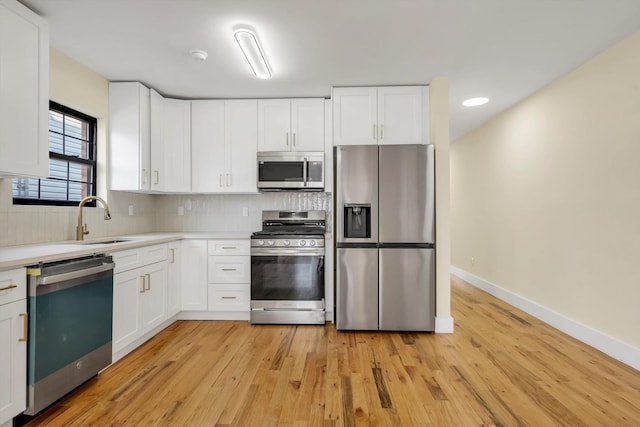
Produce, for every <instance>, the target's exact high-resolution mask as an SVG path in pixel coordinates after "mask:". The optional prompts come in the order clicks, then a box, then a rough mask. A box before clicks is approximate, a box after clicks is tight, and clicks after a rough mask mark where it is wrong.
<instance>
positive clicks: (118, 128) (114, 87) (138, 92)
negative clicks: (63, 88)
mask: <svg viewBox="0 0 640 427" xmlns="http://www.w3.org/2000/svg"><path fill="white" fill-rule="evenodd" d="M149 132H150V128H149V89H147V88H146V87H144V86H142V85H141V84H140V83H137V82H115V83H109V157H110V162H109V168H110V171H109V172H110V173H109V175H110V188H111V189H112V190H122V191H132V190H149V188H150V186H149V183H150V179H149V174H150V170H149V166H150V162H151V150H150V139H149Z"/></svg>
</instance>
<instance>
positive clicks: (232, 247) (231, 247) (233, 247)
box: [222, 246, 238, 249]
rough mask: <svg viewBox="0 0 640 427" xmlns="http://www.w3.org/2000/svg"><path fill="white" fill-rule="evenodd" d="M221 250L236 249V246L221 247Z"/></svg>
mask: <svg viewBox="0 0 640 427" xmlns="http://www.w3.org/2000/svg"><path fill="white" fill-rule="evenodd" d="M222 249H238V247H237V246H223V247H222Z"/></svg>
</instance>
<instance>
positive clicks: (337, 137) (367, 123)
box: [332, 87, 378, 145]
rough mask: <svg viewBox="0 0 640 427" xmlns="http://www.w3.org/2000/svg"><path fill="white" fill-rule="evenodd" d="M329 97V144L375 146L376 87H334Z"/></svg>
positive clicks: (376, 141)
mask: <svg viewBox="0 0 640 427" xmlns="http://www.w3.org/2000/svg"><path fill="white" fill-rule="evenodd" d="M332 97H333V144H334V145H364V144H374V145H375V144H377V143H378V140H377V138H378V136H377V135H378V133H377V124H378V123H377V119H376V117H377V102H376V88H374V87H342V88H334V89H333V96H332Z"/></svg>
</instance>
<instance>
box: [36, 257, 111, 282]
mask: <svg viewBox="0 0 640 427" xmlns="http://www.w3.org/2000/svg"><path fill="white" fill-rule="evenodd" d="M114 267H115V263H113V262H107V263H104V264H102V265H99V266H97V267H89V268H84V269H82V270H76V271H70V272H68V273H61V274H53V275H51V276H40V277H38V279H37V285H38V286H41V285H44V286H46V285H51V284H54V283H59V282H63V281H65V280H71V279H77V278H79V277H86V276H89V275H91V274H97V273H102V272H103V271H109V270H113V268H114Z"/></svg>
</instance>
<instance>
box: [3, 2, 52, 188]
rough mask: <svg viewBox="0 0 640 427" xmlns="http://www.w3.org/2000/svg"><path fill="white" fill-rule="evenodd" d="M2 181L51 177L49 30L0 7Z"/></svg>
mask: <svg viewBox="0 0 640 427" xmlns="http://www.w3.org/2000/svg"><path fill="white" fill-rule="evenodd" d="M0 94H1V95H0V153H1V154H0V175H17V176H37V177H42V178H46V177H47V176H48V175H49V27H48V25H47V23H46V22H45V21H44V20H43V19H42V18H40V17H39V16H38V15H36V14H35V13H33V12H32V11H31V10H29V9H27V8H26V7H25V6H23V5H22V4H20V3H18V2H17V1H11V2H9V1H2V2H0Z"/></svg>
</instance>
